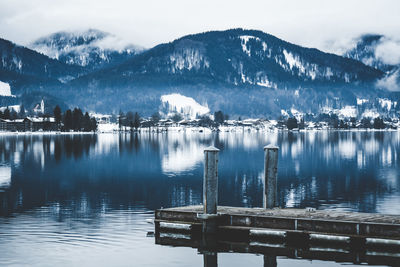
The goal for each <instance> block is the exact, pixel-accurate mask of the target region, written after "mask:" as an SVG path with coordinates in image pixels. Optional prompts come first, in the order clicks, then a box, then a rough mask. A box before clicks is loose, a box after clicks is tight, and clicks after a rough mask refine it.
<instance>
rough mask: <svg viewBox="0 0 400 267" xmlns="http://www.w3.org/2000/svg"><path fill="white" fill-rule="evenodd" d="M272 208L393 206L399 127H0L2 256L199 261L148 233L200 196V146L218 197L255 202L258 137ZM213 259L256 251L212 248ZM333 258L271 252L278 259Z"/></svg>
mask: <svg viewBox="0 0 400 267" xmlns="http://www.w3.org/2000/svg"><path fill="white" fill-rule="evenodd" d="M270 143H271V144H276V145H278V146H279V147H280V150H279V173H278V180H279V182H278V192H279V203H280V206H282V207H316V208H318V209H335V210H346V211H363V212H373V213H390V214H400V205H399V203H400V169H399V164H400V157H399V156H400V155H399V151H400V133H399V132H307V133H244V134H241V133H240V134H239V133H236V134H234V133H219V134H206V133H168V134H147V133H146V134H133V135H130V134H127V135H118V134H98V135H9V136H7V135H2V136H0V265H16V266H20V265H30V266H32V265H36V266H56V265H62V266H107V265H113V266H121V265H122V266H128V265H129V266H160V265H163V266H202V265H203V257H202V255H199V254H198V253H197V250H195V249H191V248H173V247H166V246H160V245H155V244H154V238H152V237H146V233H147V231H152V230H154V229H153V226H152V225H151V224H148V223H147V222H146V219H151V218H153V211H154V209H157V208H160V207H172V206H181V205H190V204H200V203H201V201H202V200H201V196H202V174H203V169H202V168H203V165H202V160H203V152H202V151H203V149H204V148H205V147H207V146H210V145H214V146H216V147H218V148H219V149H221V152H220V160H219V162H220V164H219V179H220V180H219V197H220V198H219V203H220V204H221V205H231V206H246V207H257V206H261V205H262V173H263V146H264V145H266V144H270ZM218 263H219V266H243V265H248V266H263V257H262V256H259V255H248V254H224V253H221V254H219V255H218ZM293 264H295V266H310V265H313V266H318V265H323V266H338V265H339V264H338V263H334V262H319V261H305V260H293V259H286V258H278V266H293Z"/></svg>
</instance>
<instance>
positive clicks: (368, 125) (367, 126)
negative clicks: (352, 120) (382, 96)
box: [361, 118, 372, 129]
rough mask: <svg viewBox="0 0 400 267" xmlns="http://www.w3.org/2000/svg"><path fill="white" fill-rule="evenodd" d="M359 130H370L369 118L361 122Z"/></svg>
mask: <svg viewBox="0 0 400 267" xmlns="http://www.w3.org/2000/svg"><path fill="white" fill-rule="evenodd" d="M361 128H365V129H369V128H372V125H371V119H370V118H363V119H362V120H361Z"/></svg>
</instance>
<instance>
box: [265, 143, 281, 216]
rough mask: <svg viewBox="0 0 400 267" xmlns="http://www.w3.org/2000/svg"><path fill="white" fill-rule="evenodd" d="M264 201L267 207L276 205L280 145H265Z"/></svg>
mask: <svg viewBox="0 0 400 267" xmlns="http://www.w3.org/2000/svg"><path fill="white" fill-rule="evenodd" d="M264 160H265V161H264V164H265V165H264V172H265V175H264V179H265V180H264V201H263V204H264V205H263V206H264V208H265V209H271V208H273V207H275V206H276V204H277V203H276V198H277V188H276V184H277V175H278V147H277V146H273V145H268V146H265V147H264Z"/></svg>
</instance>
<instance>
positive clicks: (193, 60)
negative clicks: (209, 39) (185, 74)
mask: <svg viewBox="0 0 400 267" xmlns="http://www.w3.org/2000/svg"><path fill="white" fill-rule="evenodd" d="M169 61H170V62H171V65H172V69H171V71H172V72H173V73H175V70H183V69H187V70H191V69H195V70H199V69H200V68H202V67H204V68H208V67H209V66H210V63H209V62H208V60H207V59H205V58H204V56H203V53H202V52H201V51H200V50H199V49H183V50H180V51H178V52H175V53H173V54H171V55H170V56H169Z"/></svg>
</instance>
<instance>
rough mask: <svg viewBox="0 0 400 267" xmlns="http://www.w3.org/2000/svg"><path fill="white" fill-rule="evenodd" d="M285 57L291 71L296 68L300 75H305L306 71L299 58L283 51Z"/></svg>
mask: <svg viewBox="0 0 400 267" xmlns="http://www.w3.org/2000/svg"><path fill="white" fill-rule="evenodd" d="M283 55H284V56H285V60H286V62H287V63H288V64H289V67H290V69H293V67H296V68H298V69H299V70H300V73H305V71H306V69H305V67H304V66H303V64H302V63H301V62H300V58H299V57H298V56H293V54H292V53H290V52H288V51H286V50H285V49H284V50H283Z"/></svg>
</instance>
